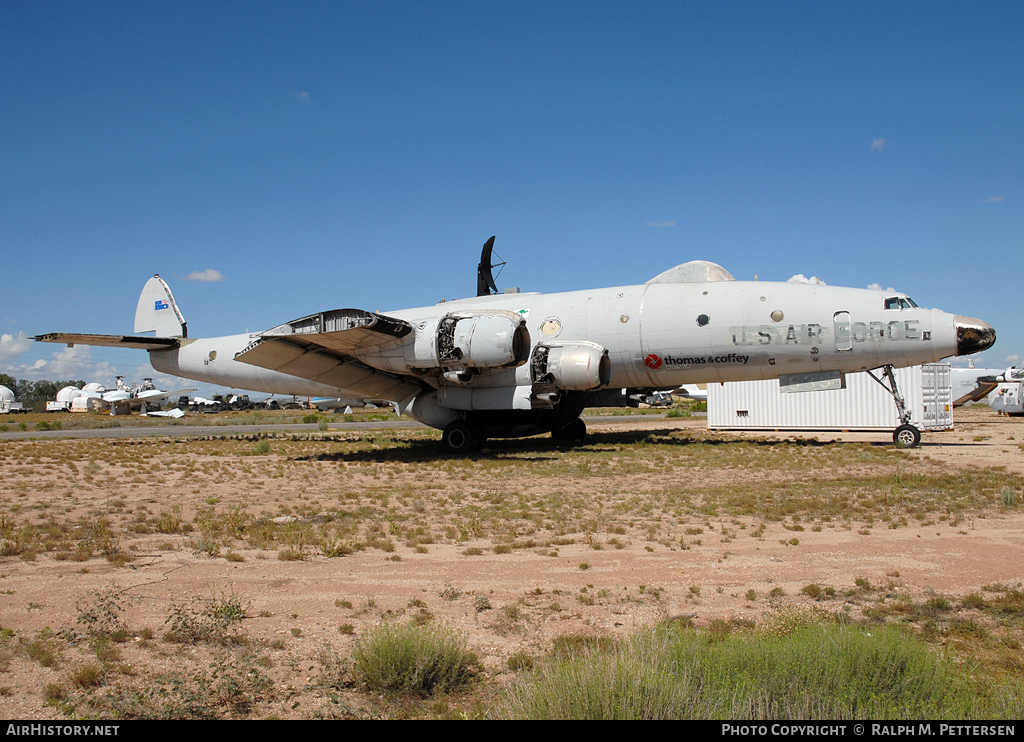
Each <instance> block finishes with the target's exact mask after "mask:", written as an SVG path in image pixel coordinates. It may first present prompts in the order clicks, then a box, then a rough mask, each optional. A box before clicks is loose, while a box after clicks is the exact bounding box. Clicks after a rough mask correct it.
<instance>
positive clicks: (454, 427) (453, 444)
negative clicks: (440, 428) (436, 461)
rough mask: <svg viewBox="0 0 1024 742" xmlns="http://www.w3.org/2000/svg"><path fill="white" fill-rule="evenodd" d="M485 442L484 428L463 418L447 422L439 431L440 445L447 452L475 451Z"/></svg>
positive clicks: (466, 452) (458, 453)
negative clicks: (442, 429) (442, 430)
mask: <svg viewBox="0 0 1024 742" xmlns="http://www.w3.org/2000/svg"><path fill="white" fill-rule="evenodd" d="M485 443H487V436H486V435H485V434H484V429H483V428H481V427H480V426H479V425H473V424H471V423H467V422H465V421H463V420H456V421H455V422H451V423H448V425H447V426H446V427H445V429H444V432H443V433H441V445H442V446H444V448H445V450H446V451H448V453H451V454H456V455H464V454H468V453H475V452H477V451H479V450H480V449H481V448H483V447H484V444H485Z"/></svg>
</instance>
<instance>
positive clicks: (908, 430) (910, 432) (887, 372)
mask: <svg viewBox="0 0 1024 742" xmlns="http://www.w3.org/2000/svg"><path fill="white" fill-rule="evenodd" d="M882 375H883V376H885V378H886V381H888V382H889V383H888V385H886V382H885V381H882V380H881V379H880V378H878V377H877V376H875V375H874V374H873V373H871V371H868V376H870V377H871V378H872V379H874V380H875V381H877V382H878V383H879V384H880V385H881V387H882V388H883V389H885V391H887V392H889V394H891V395H892V399H893V402H895V403H896V412H897V414H898V415H899V416H900V426H899V427H898V428H896V430H894V431H893V433H892V442H893V443H895V444H896V447H897V448H917V447H918V446H919V445H921V431H920V430H919V429H918V428H917V427H915V426H914V425H911V423H910V421H911V419H912V418H913V413H911V411H910V409H909V408H908V407H907V403H906V401H905V400H904V399H903V395H902V394H900V389H899V386H897V385H896V376H895V374H893V372H892V366H882Z"/></svg>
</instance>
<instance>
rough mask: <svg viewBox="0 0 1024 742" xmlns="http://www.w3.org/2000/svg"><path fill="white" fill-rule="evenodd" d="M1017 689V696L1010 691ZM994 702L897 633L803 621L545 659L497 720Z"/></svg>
mask: <svg viewBox="0 0 1024 742" xmlns="http://www.w3.org/2000/svg"><path fill="white" fill-rule="evenodd" d="M1017 692H1018V693H1019V689H1018V691H1017ZM1019 702H1020V700H1019V698H1016V699H1010V700H1008V699H1007V697H1006V695H1005V694H1003V695H999V696H998V698H995V699H992V698H990V696H989V695H988V694H987V693H986V692H985V691H984V690H983V689H981V688H979V687H978V686H976V685H974V684H973V683H972V681H970V680H969V679H967V678H965V677H964V675H963V674H961V673H958V672H956V670H955V668H954V666H953V665H952V663H951V662H948V661H947V660H944V659H942V658H939V657H937V656H936V655H935V654H934V653H933V652H932V651H931V650H930V649H929V648H928V646H927V645H926V644H925V643H923V642H921V641H920V640H917V639H915V638H912V637H910V636H909V635H908V634H906V633H904V632H903V631H901V630H900V629H899V627H885V628H882V629H878V628H877V627H876V628H872V629H871V630H870V631H867V630H864V629H861V628H858V627H853V626H849V625H840V624H815V625H808V626H803V627H801V628H799V629H796V630H795V631H793V632H791V633H789V634H786V635H784V636H771V635H765V634H763V633H757V632H753V631H744V632H733V633H730V634H729V635H727V636H721V637H719V638H718V640H717V641H714V642H709V641H708V637H707V636H706V632H699V631H693V630H688V629H681V628H661V629H654V630H649V631H644V632H640V633H638V634H635V635H633V636H632V637H630V638H629V639H626V640H623V641H621V642H618V643H616V644H615V645H614V646H613V647H612V648H610V649H608V650H606V651H598V652H592V653H589V654H586V655H576V656H569V657H561V658H558V657H552V658H550V659H549V660H548V661H547V662H545V663H543V664H541V665H540V666H538V668H537V669H536V670H535V671H534V672H533V673H532V674H530V675H528V676H526V677H524V678H523V679H521V680H520V681H518V682H516V683H514V684H513V685H512V686H510V687H509V689H508V690H507V691H506V696H505V699H504V702H503V703H502V704H500V705H499V706H498V707H497V709H496V715H497V716H500V717H503V718H529V719H570V718H573V719H733V718H743V719H794V718H796V719H865V718H887V719H915V718H916V719H930V718H988V717H989V716H1000V715H1005V713H1004V711H1005V710H1006V709H1010V708H1014V707H1016V706H1018V705H1019Z"/></svg>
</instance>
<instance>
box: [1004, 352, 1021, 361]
mask: <svg viewBox="0 0 1024 742" xmlns="http://www.w3.org/2000/svg"><path fill="white" fill-rule="evenodd" d="M1019 360H1020V356H1019V355H1017V354H1016V353H1011V354H1010V355H1008V356H1006V362H1007V363H1010V364H1014V363H1017V361H1019Z"/></svg>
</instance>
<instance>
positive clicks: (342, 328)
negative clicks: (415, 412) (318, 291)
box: [235, 309, 428, 402]
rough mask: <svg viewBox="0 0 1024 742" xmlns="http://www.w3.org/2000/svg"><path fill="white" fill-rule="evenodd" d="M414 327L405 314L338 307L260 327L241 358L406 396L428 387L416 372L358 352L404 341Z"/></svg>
mask: <svg viewBox="0 0 1024 742" xmlns="http://www.w3.org/2000/svg"><path fill="white" fill-rule="evenodd" d="M410 333H412V325H410V324H409V323H408V322H405V321H404V320H400V319H396V318H394V317H387V316H385V315H382V314H376V313H374V312H367V311H364V310H361V309H335V310H333V311H330V312H319V313H317V314H311V315H309V316H307V317H302V318H300V319H297V320H293V321H292V322H286V323H285V324H283V325H278V326H277V327H275V328H273V329H271V330H267V331H266V332H263V333H260V336H259V337H258V338H257V339H256V340H254V341H253V342H252V343H251V344H250V345H249V346H248V347H246V348H245V349H244V350H242V351H241V352H239V353H238V354H236V355H235V360H236V361H242V362H243V363H248V364H251V365H253V366H259V367H260V368H265V369H268V370H270V371H279V372H281V373H284V374H289V375H291V376H298V377H300V378H303V379H309V380H310V381H316V382H319V383H322V384H328V385H330V386H333V387H337V388H339V389H349V390H351V391H353V392H356V393H358V394H360V395H363V396H365V397H367V398H380V399H389V400H392V401H395V402H400V401H402V400H405V399H408V398H410V397H412V396H414V395H416V394H419V393H420V392H422V391H423V390H424V389H426V388H428V387H427V386H426V385H424V384H423V383H422V382H420V381H419V380H417V379H415V378H414V377H411V376H410V377H405V376H400V375H398V374H392V373H388V372H386V371H380V370H378V369H375V368H373V367H371V366H369V365H367V364H365V363H363V362H362V361H360V360H359V358H358V356H359V355H360V354H361V353H365V352H368V351H371V350H378V349H380V348H382V347H383V346H387V345H391V344H396V345H397V344H400V343H401V342H402V341H403V339H404V338H405V337H406V336H407V335H409V334H410Z"/></svg>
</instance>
